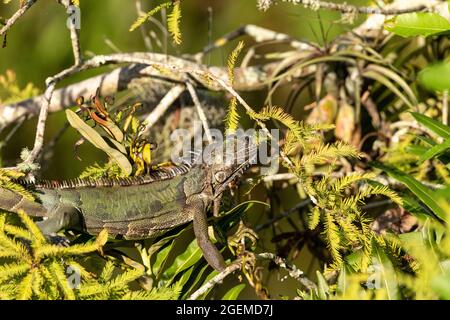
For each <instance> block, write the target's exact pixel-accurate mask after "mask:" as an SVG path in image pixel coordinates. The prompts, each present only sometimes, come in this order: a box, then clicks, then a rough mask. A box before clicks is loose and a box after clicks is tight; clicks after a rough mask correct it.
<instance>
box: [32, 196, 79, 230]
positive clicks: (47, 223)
mask: <svg viewBox="0 0 450 320" xmlns="http://www.w3.org/2000/svg"><path fill="white" fill-rule="evenodd" d="M78 223H79V219H78V212H77V210H76V208H74V207H72V206H70V205H65V204H59V205H58V206H57V207H56V208H54V210H52V211H50V212H49V213H48V217H46V218H44V220H42V221H38V222H36V225H37V226H38V227H39V229H40V230H41V231H42V233H43V234H44V235H47V236H53V235H54V234H56V232H58V231H60V230H62V229H66V228H69V227H73V226H76V225H77V224H78Z"/></svg>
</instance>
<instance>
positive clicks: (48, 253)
mask: <svg viewBox="0 0 450 320" xmlns="http://www.w3.org/2000/svg"><path fill="white" fill-rule="evenodd" d="M19 217H20V221H21V224H22V225H23V226H17V225H15V224H12V223H10V222H9V220H13V219H12V218H14V215H12V214H7V213H1V214H0V263H1V265H0V299H22V300H23V299H46V300H47V299H89V300H91V299H125V300H129V299H152V300H154V299H176V298H178V296H179V294H180V292H181V289H182V285H180V283H175V284H174V285H172V286H164V287H160V288H152V289H151V290H143V289H134V290H132V289H131V288H130V283H132V282H135V281H136V280H137V279H138V278H140V277H141V276H142V275H143V270H142V269H134V268H131V269H130V268H129V267H126V268H124V265H119V266H118V265H116V264H115V263H114V262H112V261H107V262H106V264H105V265H104V266H103V268H102V269H100V270H99V271H98V272H91V271H89V270H88V268H87V267H86V266H85V264H86V263H85V262H86V258H91V259H93V258H95V253H96V252H100V253H102V248H103V246H104V245H105V243H106V241H107V238H108V233H107V232H106V230H104V231H102V232H101V233H100V234H99V235H98V236H97V238H96V240H95V241H90V242H88V243H85V244H75V245H71V246H68V247H64V246H60V245H54V244H50V243H49V242H48V241H47V239H46V238H45V237H44V236H43V234H42V233H41V231H40V230H39V228H38V227H37V226H36V224H35V223H34V222H33V221H32V220H31V218H30V217H29V216H28V215H27V214H26V213H25V212H23V211H21V212H19ZM10 218H11V219H10ZM97 259H98V258H97ZM75 274H76V277H74V275H75ZM77 281H79V282H77Z"/></svg>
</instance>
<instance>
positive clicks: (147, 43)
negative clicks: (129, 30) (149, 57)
mask: <svg viewBox="0 0 450 320" xmlns="http://www.w3.org/2000/svg"><path fill="white" fill-rule="evenodd" d="M135 4H136V12H137V14H138V16H139V17H140V16H143V15H144V14H145V12H144V11H143V10H142V3H141V0H136V1H135ZM139 30H140V31H141V35H142V39H144V45H145V47H146V48H147V50H149V51H153V46H152V40H151V39H150V37H149V36H148V35H147V29H146V27H145V24H144V23H143V24H141V25H140V26H139Z"/></svg>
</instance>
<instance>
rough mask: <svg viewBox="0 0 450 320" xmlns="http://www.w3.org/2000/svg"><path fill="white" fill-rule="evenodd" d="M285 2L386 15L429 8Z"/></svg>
mask: <svg viewBox="0 0 450 320" xmlns="http://www.w3.org/2000/svg"><path fill="white" fill-rule="evenodd" d="M282 1H283V2H290V3H292V4H294V5H302V6H304V7H306V8H310V9H312V10H319V9H326V10H333V11H339V12H341V13H362V14H380V15H385V16H391V15H397V14H403V13H411V12H421V11H424V10H426V9H427V6H425V5H419V6H414V7H410V8H402V9H397V8H396V9H390V8H376V7H360V6H354V5H349V4H347V3H345V2H344V3H334V2H328V1H319V0H282Z"/></svg>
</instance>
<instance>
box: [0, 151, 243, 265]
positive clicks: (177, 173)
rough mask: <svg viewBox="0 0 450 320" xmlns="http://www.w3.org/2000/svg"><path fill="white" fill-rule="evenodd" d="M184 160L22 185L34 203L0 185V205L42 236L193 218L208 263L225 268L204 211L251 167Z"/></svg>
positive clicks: (141, 230) (158, 225) (127, 233)
mask: <svg viewBox="0 0 450 320" xmlns="http://www.w3.org/2000/svg"><path fill="white" fill-rule="evenodd" d="M249 162H250V161H249V159H247V160H246V161H243V162H241V163H240V164H237V163H234V164H232V165H225V164H222V163H216V164H213V165H209V166H208V165H205V164H201V165H200V164H192V163H183V164H180V165H173V166H167V167H164V166H163V167H160V168H159V169H157V170H155V171H152V172H151V173H150V174H149V175H147V176H140V177H133V178H123V179H100V180H82V179H75V180H69V181H48V180H47V181H40V182H35V183H31V182H25V181H22V182H21V183H22V184H23V185H24V186H25V187H26V188H27V189H29V190H30V191H32V192H33V194H34V195H35V196H36V199H37V201H35V202H33V201H30V200H28V199H27V198H25V197H23V196H21V195H19V194H17V193H15V192H13V191H10V190H7V189H3V188H0V208H1V209H4V210H7V211H10V212H17V211H18V210H19V209H23V210H24V211H25V212H27V213H28V214H29V215H31V216H35V217H41V218H42V220H41V221H39V222H37V224H38V226H39V228H40V229H41V230H42V231H43V233H44V234H46V235H51V234H54V233H55V232H57V231H59V230H61V229H65V228H73V229H78V230H81V231H84V232H87V233H89V234H92V235H95V234H98V233H99V232H100V231H101V230H102V229H107V230H108V232H109V234H110V235H112V236H116V237H123V238H124V239H144V238H151V237H155V236H158V235H160V234H162V233H164V232H166V231H168V230H170V229H171V228H174V227H176V226H179V225H182V224H184V223H187V222H189V221H193V226H194V232H195V236H196V238H197V242H198V244H199V246H200V248H201V249H202V251H203V255H204V257H205V259H206V260H207V262H208V263H209V264H210V265H211V266H212V267H213V268H215V269H216V270H223V268H224V267H225V262H224V259H223V257H222V255H221V254H220V252H219V250H218V249H217V248H216V246H215V245H214V244H213V243H212V242H211V240H210V238H209V236H208V222H207V216H206V213H207V210H208V209H209V208H210V207H212V206H214V214H215V215H216V214H218V209H219V206H220V197H221V194H222V193H223V191H224V190H225V189H226V187H227V186H228V185H229V183H230V182H232V181H233V180H234V179H235V178H237V177H238V176H240V175H241V174H242V172H243V170H244V169H246V168H247V167H248V165H249Z"/></svg>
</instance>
